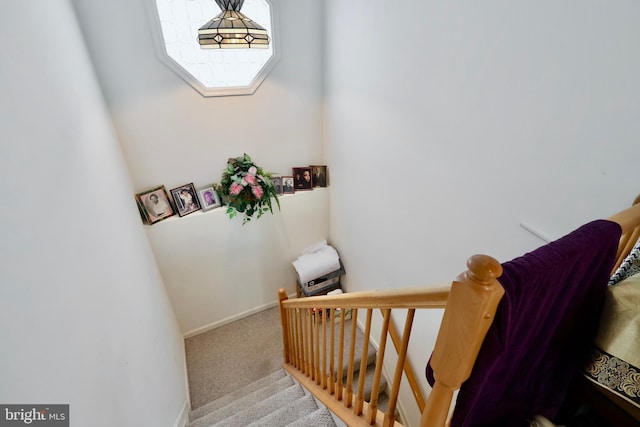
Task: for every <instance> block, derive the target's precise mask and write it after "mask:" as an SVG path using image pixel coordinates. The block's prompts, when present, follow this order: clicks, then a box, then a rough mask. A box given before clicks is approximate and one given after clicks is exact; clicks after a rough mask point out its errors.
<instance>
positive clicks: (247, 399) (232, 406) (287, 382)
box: [187, 375, 300, 427]
mask: <svg viewBox="0 0 640 427" xmlns="http://www.w3.org/2000/svg"><path fill="white" fill-rule="evenodd" d="M293 387H300V386H299V385H298V384H297V383H296V382H295V381H294V380H293V378H292V377H291V376H289V375H286V376H285V377H283V378H281V379H279V380H277V381H276V382H275V383H272V384H269V385H267V386H264V387H262V388H260V389H258V390H255V391H253V392H251V393H249V394H247V395H246V396H243V397H241V398H239V399H236V400H234V401H233V402H231V403H229V404H227V405H225V406H223V407H221V408H218V409H216V410H214V411H212V412H209V413H206V414H204V415H202V416H201V417H199V418H194V419H193V420H192V421H191V422H190V423H189V424H188V425H187V427H209V426H211V425H213V424H215V423H217V422H220V421H222V420H224V419H226V418H229V417H231V416H233V415H235V414H237V413H238V412H241V411H243V410H245V409H247V408H250V407H252V406H254V405H256V404H260V403H262V402H265V401H266V400H269V399H270V398H272V397H273V396H274V395H278V394H279V393H280V392H282V391H284V390H287V389H289V388H293ZM237 425H239V424H237Z"/></svg>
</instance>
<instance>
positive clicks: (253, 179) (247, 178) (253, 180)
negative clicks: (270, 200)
mask: <svg viewBox="0 0 640 427" xmlns="http://www.w3.org/2000/svg"><path fill="white" fill-rule="evenodd" d="M244 180H245V181H247V182H248V183H249V184H251V185H256V177H255V175H247V176H245V177H244Z"/></svg>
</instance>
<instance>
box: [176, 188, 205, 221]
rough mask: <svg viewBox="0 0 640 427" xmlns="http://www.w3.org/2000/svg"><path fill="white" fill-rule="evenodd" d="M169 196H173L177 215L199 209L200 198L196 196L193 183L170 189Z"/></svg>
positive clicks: (183, 214) (187, 213)
mask: <svg viewBox="0 0 640 427" xmlns="http://www.w3.org/2000/svg"><path fill="white" fill-rule="evenodd" d="M171 197H173V202H174V203H175V205H176V209H177V211H178V215H179V216H185V215H189V214H190V213H193V212H195V211H199V210H200V209H201V206H200V200H198V196H196V188H195V187H194V185H193V183H189V184H185V185H181V186H180V187H176V188H174V189H172V190H171Z"/></svg>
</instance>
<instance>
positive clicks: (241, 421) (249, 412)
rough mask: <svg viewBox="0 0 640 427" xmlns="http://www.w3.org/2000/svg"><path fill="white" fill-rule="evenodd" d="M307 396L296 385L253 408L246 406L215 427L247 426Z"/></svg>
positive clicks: (298, 385)
mask: <svg viewBox="0 0 640 427" xmlns="http://www.w3.org/2000/svg"><path fill="white" fill-rule="evenodd" d="M305 395H306V394H305V392H304V389H303V388H302V386H301V385H300V384H294V385H292V386H291V387H289V388H287V389H285V390H282V391H280V392H279V393H276V394H274V395H272V396H271V397H269V398H267V399H264V400H262V401H260V402H258V403H256V404H254V405H252V406H245V407H244V408H243V409H242V410H241V411H239V412H236V413H235V414H233V415H231V416H230V417H227V418H225V419H223V420H221V421H219V422H217V423H215V424H213V425H215V427H238V426H247V425H249V424H251V423H252V422H254V421H257V420H259V419H260V418H262V417H265V416H267V415H269V414H270V413H272V412H273V410H274V408H281V407H283V406H286V405H287V404H289V403H290V402H292V401H294V400H297V399H299V398H301V397H304V396H305Z"/></svg>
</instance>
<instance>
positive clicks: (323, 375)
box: [279, 196, 640, 427]
mask: <svg viewBox="0 0 640 427" xmlns="http://www.w3.org/2000/svg"><path fill="white" fill-rule="evenodd" d="M608 219H609V220H610V221H614V222H616V223H618V224H619V225H620V227H621V229H622V233H623V236H622V238H621V240H620V247H619V251H618V254H617V255H618V258H619V259H618V262H617V263H616V265H619V263H620V262H621V260H622V259H623V258H624V257H625V256H626V255H627V254H628V252H629V251H630V250H631V248H632V247H633V246H634V245H635V242H636V241H637V240H638V237H640V228H639V225H640V196H639V197H638V198H637V199H636V200H635V201H634V205H633V206H632V207H630V208H628V209H625V210H624V211H622V212H619V213H617V214H615V215H613V216H611V217H609V218H608ZM467 267H468V270H467V271H466V272H464V273H463V274H461V275H460V276H459V277H458V278H457V279H456V280H455V281H454V282H453V284H452V285H439V286H434V287H426V288H413V289H402V290H385V291H365V292H353V293H347V294H338V295H330V296H317V297H309V298H300V299H295V300H288V299H287V297H286V293H285V292H284V290H281V291H280V292H279V299H280V312H281V316H282V327H283V345H284V360H285V369H286V370H287V371H288V372H290V373H291V374H292V375H293V376H295V377H296V378H297V379H298V380H299V381H300V382H302V383H303V385H305V387H307V388H308V389H309V390H311V391H312V392H313V394H314V395H315V396H316V397H318V398H319V399H320V400H321V401H322V402H323V403H324V404H325V405H326V406H327V407H329V409H330V410H331V411H333V412H334V413H335V414H336V415H338V416H339V417H340V418H342V419H343V420H344V421H345V422H346V423H347V425H349V426H368V425H375V426H384V427H391V426H393V425H398V426H399V425H400V424H399V423H398V422H397V421H395V408H396V400H397V397H398V393H399V384H400V379H401V377H402V372H403V371H404V373H405V376H406V377H407V379H408V380H409V385H410V387H411V389H412V392H413V393H414V397H415V400H416V403H417V405H418V408H419V409H420V411H421V413H422V417H421V420H420V426H421V427H442V426H444V425H446V422H447V417H448V414H449V409H450V406H451V400H452V397H453V394H454V392H455V390H457V389H458V388H459V387H460V385H461V383H462V382H463V381H465V380H466V379H467V378H468V377H469V375H470V373H471V369H472V367H473V364H474V363H475V359H476V357H477V354H478V352H479V349H480V346H481V345H482V341H483V340H484V337H485V335H486V333H487V330H488V329H489V327H490V325H491V323H492V322H493V318H494V316H495V312H496V309H497V306H498V304H499V302H500V299H501V298H502V296H503V294H504V289H503V288H502V286H501V285H500V283H499V282H498V278H499V277H500V275H501V274H502V266H501V265H500V264H499V263H498V261H496V260H495V259H493V258H491V257H489V256H485V255H474V256H473V257H471V258H470V259H469V261H468V262H467ZM429 308H440V309H443V308H444V309H445V311H444V316H443V319H442V324H441V326H440V330H439V332H438V337H437V340H436V345H435V348H434V351H433V354H432V357H431V366H432V368H433V370H434V376H435V384H434V386H433V388H432V390H431V393H430V394H429V398H428V399H427V401H426V402H425V401H424V399H423V398H422V393H421V391H420V387H419V386H418V383H417V381H416V379H415V375H414V374H413V372H412V371H411V366H410V365H411V364H410V363H409V361H408V360H407V358H406V354H407V347H408V344H409V336H410V332H411V325H412V322H413V316H414V312H415V310H416V309H429ZM374 309H380V311H381V312H382V317H383V322H382V331H381V336H380V341H379V345H380V348H379V351H378V356H377V358H376V366H375V373H374V380H373V389H372V393H371V397H370V398H369V401H368V402H367V401H365V397H364V393H363V386H364V377H365V371H366V369H367V363H366V360H365V359H366V357H367V356H366V353H367V350H368V345H369V334H370V331H371V322H372V320H371V316H372V312H373V310H374ZM397 309H402V310H406V311H407V318H406V320H405V328H404V331H403V333H402V335H400V334H399V333H398V331H397V329H396V328H395V326H394V324H393V319H392V311H393V310H397ZM359 312H360V313H362V312H364V313H366V320H365V330H364V343H363V360H362V362H361V366H360V373H359V377H360V380H359V381H358V384H357V385H355V390H354V384H353V378H354V375H355V373H354V371H355V370H356V367H355V363H354V354H355V343H356V330H357V325H356V323H357V322H358V313H359ZM337 313H340V316H338V315H337ZM348 313H351V315H352V321H351V329H350V330H347V329H346V327H345V324H346V316H347V314H348ZM338 321H340V322H341V324H340V326H339V332H338V331H336V323H337V322H338ZM328 328H330V331H327V329H328ZM387 334H388V335H389V336H391V339H392V342H393V343H394V347H395V350H396V353H397V355H398V361H397V364H396V366H395V370H394V377H393V381H392V383H391V388H390V394H389V400H390V403H389V408H388V409H387V411H386V413H384V414H383V413H381V412H380V411H379V410H378V408H377V398H378V391H379V384H380V377H381V372H382V363H383V360H384V353H385V344H386V337H387ZM347 335H349V336H350V337H351V346H350V347H349V348H345V347H346V346H345V345H344V343H345V337H346V336H347ZM336 338H337V339H338V343H337V344H338V345H337V346H336V342H335V340H336ZM327 340H330V343H329V345H327ZM336 347H337V351H338V354H337V355H336V353H335V351H336ZM347 353H348V355H347ZM327 357H329V358H330V359H329V360H328V361H327ZM336 357H337V359H334V358H336ZM345 357H346V358H347V360H346V361H345V360H344V359H345ZM345 370H346V377H344V373H345ZM345 378H346V384H345V381H344V379H345Z"/></svg>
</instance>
